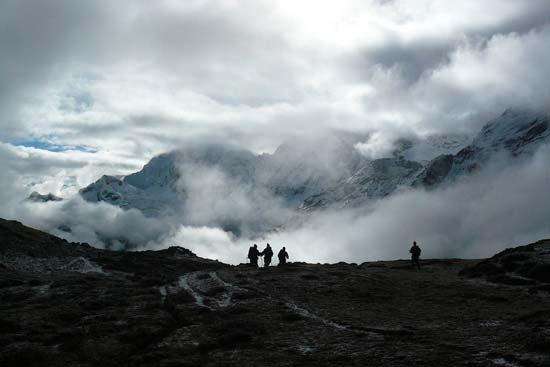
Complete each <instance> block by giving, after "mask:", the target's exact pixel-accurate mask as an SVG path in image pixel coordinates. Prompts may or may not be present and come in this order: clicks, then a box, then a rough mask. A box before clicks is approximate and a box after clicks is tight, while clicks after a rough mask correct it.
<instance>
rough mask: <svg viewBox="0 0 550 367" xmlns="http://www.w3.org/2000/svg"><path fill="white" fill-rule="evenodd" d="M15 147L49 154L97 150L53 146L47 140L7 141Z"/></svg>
mask: <svg viewBox="0 0 550 367" xmlns="http://www.w3.org/2000/svg"><path fill="white" fill-rule="evenodd" d="M7 143H10V144H12V145H15V146H19V147H28V148H35V149H42V150H47V151H50V152H66V151H69V150H77V151H80V152H87V153H96V152H97V149H96V148H94V147H90V146H87V145H70V144H55V143H53V142H52V141H51V140H50V139H47V138H27V139H17V140H12V141H7Z"/></svg>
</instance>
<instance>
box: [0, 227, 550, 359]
mask: <svg viewBox="0 0 550 367" xmlns="http://www.w3.org/2000/svg"><path fill="white" fill-rule="evenodd" d="M549 252H550V241H549V240H545V241H540V242H537V243H534V244H531V245H528V246H521V247H518V248H515V249H509V250H506V251H504V252H502V253H500V254H498V255H495V256H494V257H493V258H491V259H487V260H482V261H479V260H461V259H429V260H423V261H422V264H423V268H422V269H421V270H420V271H418V270H413V269H411V267H410V264H409V262H408V261H404V260H400V261H379V262H368V263H363V264H361V265H356V264H347V263H337V264H324V265H321V264H307V263H291V264H288V265H287V266H285V267H282V268H277V267H271V268H269V269H256V268H252V267H251V266H249V265H246V264H241V265H239V266H228V265H225V264H222V263H219V262H217V261H212V260H208V259H202V258H199V257H197V256H195V255H194V254H193V253H191V252H190V251H188V250H186V249H185V248H182V247H178V246H174V247H170V248H168V249H165V250H161V251H142V252H116V251H109V250H101V249H95V248H92V247H90V246H88V245H86V244H75V243H68V242H66V241H64V240H62V239H59V238H56V237H54V236H51V235H48V234H46V233H43V232H41V231H38V230H35V229H32V228H29V227H26V226H24V225H22V224H21V223H18V222H14V221H6V220H1V219H0V300H1V302H0V330H1V333H0V365H1V366H3V367H4V366H5V367H8V366H18V367H19V366H121V365H132V366H221V365H223V366H316V367H317V366H366V365H376V366H407V367H408V366H438V367H440V366H548V365H549V364H550V332H549V330H550V321H549V320H550V317H549V316H550V297H549V292H550V290H549V288H548V286H547V284H548V282H549V279H548V277H547V276H548V271H547V270H548V267H547V266H548V254H549ZM459 274H461V275H459ZM495 276H496V277H495ZM502 276H506V277H510V279H527V280H529V281H523V282H517V281H513V282H510V281H502V279H504V278H502Z"/></svg>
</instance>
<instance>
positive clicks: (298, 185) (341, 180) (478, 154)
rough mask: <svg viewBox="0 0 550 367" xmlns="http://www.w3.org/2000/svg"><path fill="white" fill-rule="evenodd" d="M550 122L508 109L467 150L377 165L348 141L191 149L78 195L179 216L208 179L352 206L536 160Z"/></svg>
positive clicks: (416, 151)
mask: <svg viewBox="0 0 550 367" xmlns="http://www.w3.org/2000/svg"><path fill="white" fill-rule="evenodd" d="M549 121H550V117H549V116H548V115H545V114H534V113H529V112H521V111H512V110H509V111H506V112H505V113H504V114H502V115H501V116H500V117H498V118H496V119H495V120H493V121H491V122H489V123H487V124H486V125H485V126H484V128H483V129H482V130H481V131H480V132H479V134H478V135H477V136H476V137H475V138H474V139H473V140H472V141H471V143H469V144H468V143H466V140H465V139H464V138H463V137H430V138H428V139H426V141H424V142H422V144H417V145H416V146H415V145H414V144H412V143H411V142H407V141H402V142H401V144H399V146H398V148H397V150H396V152H394V154H393V156H392V157H387V158H380V159H374V160H372V159H368V158H366V157H364V156H362V155H361V154H359V152H358V151H357V150H356V149H355V148H354V144H355V143H356V141H354V140H353V138H350V137H339V136H335V137H333V138H330V139H327V140H321V141H310V142H294V143H292V142H291V143H289V144H284V145H282V146H281V147H279V149H277V150H276V151H275V153H273V154H263V155H260V156H255V155H253V154H252V153H250V152H247V151H241V150H237V149H233V148H229V147H221V146H214V145H210V146H209V145H204V146H191V147H187V148H184V149H182V150H180V151H177V152H172V153H168V154H163V155H160V156H158V157H155V158H154V159H152V160H151V161H150V162H149V163H148V164H147V165H145V167H144V168H143V169H142V170H141V171H140V172H137V173H135V174H132V175H129V176H126V177H122V178H117V177H113V176H103V177H102V178H100V179H99V180H98V181H97V182H95V183H93V184H91V185H90V186H88V187H86V188H84V189H82V190H81V192H80V193H81V195H82V197H83V198H84V199H85V200H88V201H91V202H97V201H104V202H107V203H110V204H113V205H117V206H120V207H122V208H124V209H129V208H136V209H139V210H141V211H142V212H144V213H145V214H146V215H151V216H158V215H161V214H163V213H170V212H174V211H177V210H182V207H183V208H184V207H185V203H186V201H187V200H188V199H189V198H190V196H197V195H199V196H200V195H201V194H203V193H202V192H201V190H200V187H201V186H203V185H204V183H208V180H209V177H211V180H222V181H227V182H231V185H233V186H238V187H239V188H244V190H245V192H249V193H250V196H258V197H260V196H263V197H269V198H276V199H277V200H279V201H280V202H281V203H282V205H283V206H284V207H286V208H289V209H293V210H294V209H298V208H299V209H302V210H313V209H319V208H327V207H337V208H342V207H357V206H361V205H366V204H368V203H369V202H372V201H373V200H377V199H380V198H383V197H386V196H388V195H391V194H392V193H394V192H395V191H396V190H400V189H407V188H411V187H435V186H437V185H441V184H444V183H451V182H453V181H454V180H456V179H457V178H459V177H463V176H465V175H469V174H471V173H472V172H475V171H476V170H478V169H479V168H481V167H483V166H484V165H485V164H486V163H487V162H488V161H489V160H490V159H491V158H493V157H495V156H496V155H497V154H500V153H502V152H505V153H506V154H508V155H510V156H512V157H523V156H528V155H530V154H533V152H535V151H536V150H537V149H538V148H539V147H540V145H541V144H548V142H549V140H550V139H549V136H550V129H549V128H548V125H549ZM436 154H439V155H437V156H435V155H436ZM428 157H429V158H430V159H429V160H425V158H428ZM413 158H414V159H418V160H413ZM212 172H216V175H213V174H212ZM201 177H204V180H205V182H200V178H201ZM189 182H192V183H193V184H189ZM197 182H199V183H197ZM231 185H228V186H230V187H231ZM228 194H231V192H229V193H228ZM206 224H208V223H206Z"/></svg>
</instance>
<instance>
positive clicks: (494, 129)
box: [415, 110, 550, 186]
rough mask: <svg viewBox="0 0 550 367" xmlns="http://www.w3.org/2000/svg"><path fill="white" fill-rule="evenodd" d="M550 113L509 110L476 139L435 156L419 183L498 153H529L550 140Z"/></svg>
mask: <svg viewBox="0 0 550 367" xmlns="http://www.w3.org/2000/svg"><path fill="white" fill-rule="evenodd" d="M549 123H550V116H549V115H547V114H534V113H532V112H527V111H514V110H507V111H505V112H504V113H503V114H502V115H501V116H499V117H498V118H496V119H494V120H492V121H490V122H489V123H487V124H486V125H485V126H484V127H483V129H482V130H481V131H480V132H479V134H478V135H477V136H476V137H475V138H474V139H473V141H472V143H471V144H469V145H467V146H466V147H464V148H463V149H461V150H460V151H458V152H457V153H456V154H446V155H441V156H439V157H437V158H435V159H434V160H432V161H431V162H430V163H429V164H428V165H427V166H426V168H425V169H424V170H423V172H422V173H421V174H420V175H419V176H418V178H417V180H416V181H415V185H424V186H434V185H437V184H441V183H443V182H446V181H452V180H454V179H456V178H457V177H460V176H464V175H467V174H469V173H471V172H474V171H476V170H477V169H479V168H481V167H482V166H483V165H484V164H485V163H486V162H487V161H489V160H490V159H491V158H493V157H494V156H495V155H496V154H499V153H503V154H507V155H510V156H512V157H522V156H529V155H531V154H533V153H534V152H535V151H536V150H537V149H538V148H539V147H540V146H541V145H542V144H548V143H549V140H550V129H549Z"/></svg>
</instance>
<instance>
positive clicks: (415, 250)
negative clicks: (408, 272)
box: [409, 241, 422, 269]
mask: <svg viewBox="0 0 550 367" xmlns="http://www.w3.org/2000/svg"><path fill="white" fill-rule="evenodd" d="M409 252H410V253H411V265H412V267H413V268H414V267H415V266H416V268H417V269H420V253H421V252H422V250H421V249H420V247H418V245H417V244H416V241H414V242H413V245H412V247H411V249H410V250H409Z"/></svg>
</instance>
